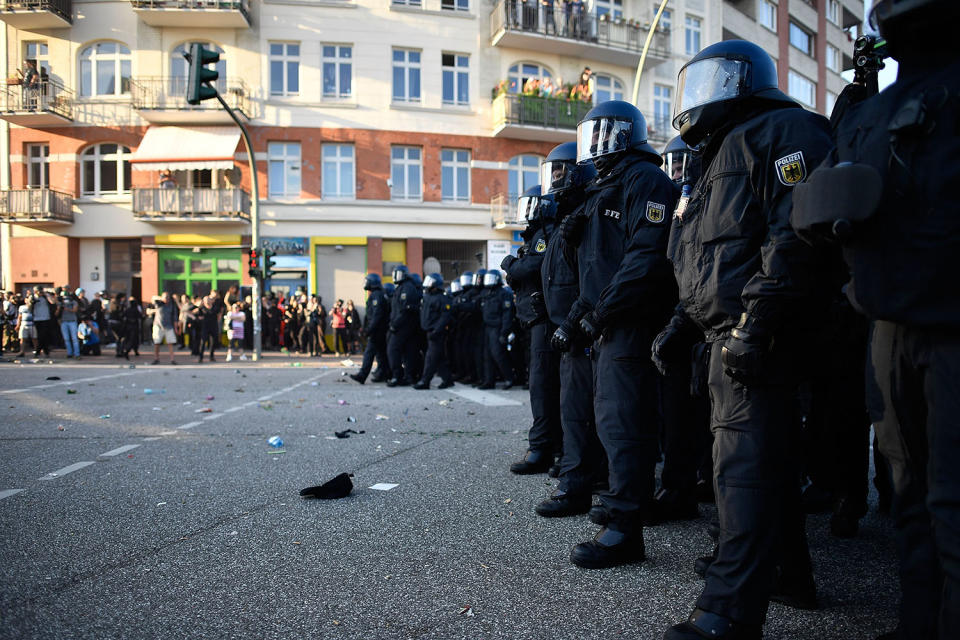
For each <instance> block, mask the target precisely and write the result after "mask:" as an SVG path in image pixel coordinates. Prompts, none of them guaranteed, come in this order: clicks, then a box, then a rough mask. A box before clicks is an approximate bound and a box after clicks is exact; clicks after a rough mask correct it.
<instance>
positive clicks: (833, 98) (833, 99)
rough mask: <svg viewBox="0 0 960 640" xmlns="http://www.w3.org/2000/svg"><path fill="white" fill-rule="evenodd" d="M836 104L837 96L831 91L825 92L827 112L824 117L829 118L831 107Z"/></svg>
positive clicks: (831, 111)
mask: <svg viewBox="0 0 960 640" xmlns="http://www.w3.org/2000/svg"><path fill="white" fill-rule="evenodd" d="M836 104H837V94H835V93H834V92H833V91H827V104H826V107H827V111H826V115H827V117H828V118H829V117H830V114H831V113H833V107H834V106H835V105H836Z"/></svg>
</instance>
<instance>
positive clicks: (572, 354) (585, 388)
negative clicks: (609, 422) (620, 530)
mask: <svg viewBox="0 0 960 640" xmlns="http://www.w3.org/2000/svg"><path fill="white" fill-rule="evenodd" d="M560 424H561V427H562V429H563V458H562V459H561V461H560V484H559V488H560V489H561V490H562V491H566V492H567V493H571V494H584V493H590V492H591V490H592V488H593V483H594V482H595V481H597V480H603V479H606V477H607V458H606V454H605V453H604V451H603V445H602V444H600V439H599V438H598V437H597V425H596V422H595V420H594V417H593V363H592V362H591V361H590V349H589V348H587V347H585V346H584V345H583V344H580V345H576V344H575V345H574V347H573V348H572V349H571V350H570V351H569V352H568V353H565V354H563V356H562V357H561V358H560Z"/></svg>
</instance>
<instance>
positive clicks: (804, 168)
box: [669, 107, 834, 341]
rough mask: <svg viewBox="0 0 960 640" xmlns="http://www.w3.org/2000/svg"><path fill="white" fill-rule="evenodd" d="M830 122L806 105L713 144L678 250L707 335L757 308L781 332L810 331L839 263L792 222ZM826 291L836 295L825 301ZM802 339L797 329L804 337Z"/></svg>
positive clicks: (676, 227)
mask: <svg viewBox="0 0 960 640" xmlns="http://www.w3.org/2000/svg"><path fill="white" fill-rule="evenodd" d="M830 146H831V143H830V128H829V123H828V122H827V120H826V118H824V117H823V116H820V115H817V114H815V113H812V112H810V111H806V110H805V109H802V108H793V107H782V108H774V109H772V110H768V111H762V112H759V113H758V114H757V115H754V116H753V117H751V118H750V119H749V120H747V121H746V122H743V123H739V124H736V125H733V126H732V128H731V129H730V130H729V131H728V132H727V133H726V134H725V135H723V134H722V132H719V133H717V134H715V135H714V136H713V139H712V140H711V141H710V142H709V143H708V144H707V147H706V149H705V150H704V155H703V175H702V176H701V178H700V180H699V181H698V182H697V184H696V185H695V186H694V188H693V189H692V191H691V194H690V198H689V200H688V201H685V200H683V199H682V200H681V201H680V202H679V203H678V205H677V209H676V211H675V213H674V217H673V224H672V228H671V234H670V247H669V255H670V260H671V262H673V266H674V273H675V274H676V278H677V283H678V285H679V289H680V291H679V293H680V304H681V306H682V307H683V309H684V311H685V312H686V313H687V315H688V316H689V317H690V319H691V320H693V321H694V322H695V323H696V324H697V325H698V326H699V327H700V329H701V330H702V331H703V332H704V334H705V336H706V339H707V341H715V340H719V339H721V338H723V337H724V336H725V335H726V333H727V332H728V331H729V330H730V329H731V328H733V327H734V326H735V325H736V324H737V322H738V321H739V319H740V314H741V313H742V312H743V311H747V312H748V313H750V314H751V315H752V316H754V317H755V318H757V319H758V320H760V321H761V322H762V324H763V326H765V327H767V328H768V330H769V331H770V332H771V333H777V332H778V331H781V330H785V329H787V328H788V327H794V328H806V327H809V326H811V325H812V324H813V322H812V318H814V317H815V316H816V314H817V313H818V312H819V311H822V309H823V308H824V307H823V304H818V303H817V301H818V300H819V302H820V303H825V302H826V299H827V298H829V288H830V287H829V286H827V285H826V283H827V282H833V279H832V278H831V277H829V276H827V275H823V270H824V269H825V268H828V265H832V264H834V262H832V261H830V260H828V259H826V258H825V257H824V256H823V254H822V252H820V251H817V250H814V249H813V248H812V247H810V246H809V245H807V244H806V243H804V242H803V241H802V240H800V239H799V238H798V237H797V235H796V234H795V233H794V231H793V229H792V227H791V226H790V220H789V218H790V209H791V204H792V200H793V185H795V184H798V183H799V182H802V181H803V180H804V179H805V178H806V177H807V174H808V170H812V169H811V168H812V167H816V166H817V165H819V164H820V162H821V161H822V160H823V158H824V157H825V156H826V155H827V152H828V151H829V150H830ZM824 294H826V297H824ZM794 335H795V333H794Z"/></svg>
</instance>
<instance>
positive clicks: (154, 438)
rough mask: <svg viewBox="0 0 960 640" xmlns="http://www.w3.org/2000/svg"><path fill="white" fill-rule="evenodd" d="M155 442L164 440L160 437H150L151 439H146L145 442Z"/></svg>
mask: <svg viewBox="0 0 960 640" xmlns="http://www.w3.org/2000/svg"><path fill="white" fill-rule="evenodd" d="M154 440H163V438H161V437H160V436H150V437H149V438H144V439H143V441H144V442H153V441H154Z"/></svg>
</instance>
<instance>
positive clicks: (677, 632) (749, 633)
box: [663, 609, 763, 640]
mask: <svg viewBox="0 0 960 640" xmlns="http://www.w3.org/2000/svg"><path fill="white" fill-rule="evenodd" d="M762 637H763V630H762V627H761V626H760V625H748V624H741V623H739V622H735V621H733V620H730V619H729V618H724V617H723V616H719V615H717V614H715V613H710V612H709V611H704V610H703V609H694V610H693V613H691V614H690V617H689V618H687V621H686V622H681V623H680V624H677V625H674V626H672V627H670V628H669V629H667V632H666V633H665V634H664V636H663V640H703V638H715V639H716V640H761V638H762Z"/></svg>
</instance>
